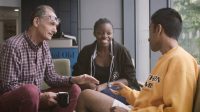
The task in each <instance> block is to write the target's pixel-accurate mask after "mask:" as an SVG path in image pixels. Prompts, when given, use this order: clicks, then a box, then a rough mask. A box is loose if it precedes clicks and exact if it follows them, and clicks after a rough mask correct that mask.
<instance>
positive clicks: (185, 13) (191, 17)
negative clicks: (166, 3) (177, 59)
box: [170, 0, 200, 62]
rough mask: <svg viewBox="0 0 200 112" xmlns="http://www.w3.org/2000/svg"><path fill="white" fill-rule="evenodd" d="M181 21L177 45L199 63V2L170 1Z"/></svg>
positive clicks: (190, 0) (195, 0)
mask: <svg viewBox="0 0 200 112" xmlns="http://www.w3.org/2000/svg"><path fill="white" fill-rule="evenodd" d="M170 3H171V7H172V8H174V9H176V10H177V11H178V12H179V13H180V14H181V16H182V19H183V31H182V34H181V36H180V38H179V44H180V45H181V46H182V47H183V48H184V49H186V50H187V51H188V52H189V53H191V54H192V55H193V56H194V57H195V58H196V59H197V61H198V62H200V19H199V18H200V0H171V1H170Z"/></svg>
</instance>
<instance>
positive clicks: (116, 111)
mask: <svg viewBox="0 0 200 112" xmlns="http://www.w3.org/2000/svg"><path fill="white" fill-rule="evenodd" d="M110 112H128V110H126V109H125V108H122V107H118V106H115V107H111V109H110Z"/></svg>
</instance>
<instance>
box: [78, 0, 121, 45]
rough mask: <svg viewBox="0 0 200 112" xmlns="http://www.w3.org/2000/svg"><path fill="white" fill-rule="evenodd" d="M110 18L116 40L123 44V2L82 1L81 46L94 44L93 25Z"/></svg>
mask: <svg viewBox="0 0 200 112" xmlns="http://www.w3.org/2000/svg"><path fill="white" fill-rule="evenodd" d="M105 17H106V18H108V19H110V20H111V22H112V23H113V26H114V39H115V40H116V41H118V42H119V43H121V42H122V0H80V3H79V19H80V20H79V28H78V30H79V36H80V37H79V46H80V47H81V48H83V47H84V46H85V45H87V44H90V43H92V42H93V41H94V40H95V38H94V36H93V25H94V23H95V22H96V21H97V20H98V19H99V18H105Z"/></svg>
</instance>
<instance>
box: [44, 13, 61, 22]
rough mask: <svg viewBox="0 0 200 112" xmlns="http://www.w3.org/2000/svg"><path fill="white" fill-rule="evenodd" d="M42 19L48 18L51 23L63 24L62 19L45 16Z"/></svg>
mask: <svg viewBox="0 0 200 112" xmlns="http://www.w3.org/2000/svg"><path fill="white" fill-rule="evenodd" d="M42 17H47V18H48V20H49V21H51V22H55V23H56V24H59V23H60V22H61V20H60V18H58V17H56V16H49V15H43V16H42Z"/></svg>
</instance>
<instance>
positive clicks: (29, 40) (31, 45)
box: [24, 31, 44, 51]
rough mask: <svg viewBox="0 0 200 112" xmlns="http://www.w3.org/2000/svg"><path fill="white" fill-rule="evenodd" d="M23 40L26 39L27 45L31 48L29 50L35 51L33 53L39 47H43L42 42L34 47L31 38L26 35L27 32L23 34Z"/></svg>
mask: <svg viewBox="0 0 200 112" xmlns="http://www.w3.org/2000/svg"><path fill="white" fill-rule="evenodd" d="M24 35H25V36H24V38H25V39H26V41H27V42H28V43H29V45H30V47H31V49H33V50H35V51H37V50H38V49H39V48H40V47H42V46H43V44H44V41H43V42H41V43H40V44H38V45H36V44H34V42H33V41H32V40H31V38H30V36H29V35H28V33H27V31H25V33H24Z"/></svg>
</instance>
